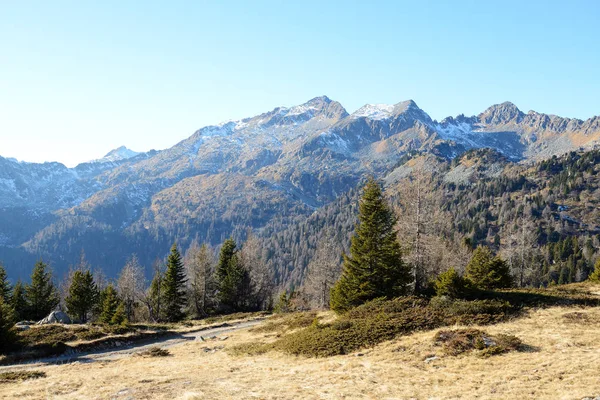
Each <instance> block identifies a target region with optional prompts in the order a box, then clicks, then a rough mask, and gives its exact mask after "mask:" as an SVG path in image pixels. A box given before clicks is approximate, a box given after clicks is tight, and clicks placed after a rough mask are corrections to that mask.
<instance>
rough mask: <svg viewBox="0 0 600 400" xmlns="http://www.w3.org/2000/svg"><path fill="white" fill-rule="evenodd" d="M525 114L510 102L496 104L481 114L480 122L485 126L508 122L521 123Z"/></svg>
mask: <svg viewBox="0 0 600 400" xmlns="http://www.w3.org/2000/svg"><path fill="white" fill-rule="evenodd" d="M524 116H525V114H523V112H522V111H521V110H519V109H518V108H517V106H516V105H514V104H513V103H511V102H510V101H505V102H504V103H501V104H495V105H493V106H491V107H489V108H488V109H487V110H485V111H484V112H482V113H481V114H479V120H480V121H481V122H482V123H484V124H506V123H508V122H515V123H519V122H521V121H522V120H523V117H524Z"/></svg>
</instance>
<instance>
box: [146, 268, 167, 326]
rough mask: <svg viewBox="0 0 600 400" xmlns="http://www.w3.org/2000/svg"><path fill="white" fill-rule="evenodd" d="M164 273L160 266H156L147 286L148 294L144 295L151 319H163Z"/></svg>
mask: <svg viewBox="0 0 600 400" xmlns="http://www.w3.org/2000/svg"><path fill="white" fill-rule="evenodd" d="M164 277H165V275H164V273H163V272H162V271H161V270H160V268H158V267H157V268H156V270H155V272H154V277H153V278H152V282H151V283H150V287H149V288H148V294H147V296H146V298H147V301H146V304H147V306H148V313H149V317H150V319H151V320H153V321H155V322H157V321H161V320H162V319H163V280H164Z"/></svg>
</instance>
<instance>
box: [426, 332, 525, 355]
mask: <svg viewBox="0 0 600 400" xmlns="http://www.w3.org/2000/svg"><path fill="white" fill-rule="evenodd" d="M434 343H435V344H436V345H439V346H442V348H443V349H444V352H445V353H446V354H448V355H451V356H457V355H459V354H463V353H466V352H469V351H479V354H480V355H481V356H483V357H489V356H493V355H498V354H504V353H507V352H509V351H516V350H519V349H520V348H521V346H522V342H521V340H520V339H519V338H517V337H516V336H511V335H503V334H500V335H494V336H492V335H489V334H487V333H486V332H484V331H480V330H478V329H457V330H442V331H439V332H438V333H437V334H436V335H435V338H434Z"/></svg>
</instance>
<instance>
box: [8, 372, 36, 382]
mask: <svg viewBox="0 0 600 400" xmlns="http://www.w3.org/2000/svg"><path fill="white" fill-rule="evenodd" d="M45 377H46V373H45V372H42V371H15V372H0V383H10V382H23V381H26V380H29V379H38V378H45Z"/></svg>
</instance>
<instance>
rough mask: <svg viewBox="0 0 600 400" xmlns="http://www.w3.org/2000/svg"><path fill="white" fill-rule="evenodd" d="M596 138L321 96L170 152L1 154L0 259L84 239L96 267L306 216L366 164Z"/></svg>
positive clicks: (379, 169) (72, 254) (570, 127)
mask: <svg viewBox="0 0 600 400" xmlns="http://www.w3.org/2000/svg"><path fill="white" fill-rule="evenodd" d="M599 142H600V119H599V118H598V117H594V118H591V119H589V120H587V121H581V120H577V119H569V118H561V117H557V116H553V115H546V114H540V113H537V112H533V111H530V112H529V113H527V114H524V113H523V112H521V111H520V110H519V109H518V108H517V107H516V106H515V105H514V104H512V103H508V102H506V103H502V104H498V105H494V106H492V107H489V108H488V109H487V110H485V111H484V112H483V113H481V114H479V115H477V116H472V117H466V116H464V115H459V116H457V117H454V118H453V117H448V118H446V119H444V120H442V121H441V122H438V121H434V120H432V119H431V118H430V117H429V115H428V114H427V113H426V112H425V111H423V110H421V109H420V108H419V107H418V106H417V104H415V103H414V102H413V101H411V100H409V101H405V102H401V103H398V104H395V105H381V104H367V105H365V106H363V107H361V108H360V109H358V110H356V111H355V112H353V113H351V114H349V113H348V112H347V111H346V110H345V109H344V107H343V106H342V105H341V104H340V103H338V102H336V101H333V100H331V99H329V98H328V97H326V96H321V97H316V98H314V99H312V100H310V101H308V102H306V103H304V104H302V105H299V106H294V107H289V108H288V107H278V108H275V109H274V110H272V111H270V112H266V113H263V114H261V115H257V116H255V117H250V118H245V119H242V120H238V121H229V122H225V123H222V124H219V125H214V126H207V127H203V128H201V129H199V130H198V131H196V132H195V133H194V134H193V135H192V136H190V137H189V138H187V139H185V140H183V141H181V142H180V143H178V144H176V145H175V146H173V147H172V148H169V149H166V150H163V151H158V152H156V151H151V152H148V153H142V154H138V153H135V152H133V151H131V150H129V149H127V148H124V147H121V148H118V149H115V150H113V151H112V152H110V153H109V154H107V155H106V156H105V157H104V158H102V159H100V160H95V161H92V162H89V163H84V164H81V165H78V166H77V167H75V168H71V169H69V168H67V167H65V166H64V165H62V164H59V163H46V164H28V163H19V162H16V161H14V160H8V159H3V158H0V259H1V258H2V257H3V254H7V253H6V252H5V253H3V252H2V251H3V250H2V249H3V248H7V246H10V248H11V249H12V250H11V252H12V253H11V254H13V253H14V251H16V250H15V249H21V250H22V249H26V250H27V251H28V252H30V253H32V254H39V255H44V256H47V257H49V258H50V259H51V260H52V261H55V262H56V264H57V266H61V265H68V264H69V263H73V262H74V260H76V258H77V257H78V255H79V253H80V251H81V249H82V248H85V251H86V253H87V254H88V257H90V258H91V259H92V261H96V262H97V263H99V264H101V263H103V262H105V261H106V257H107V254H111V255H110V257H112V258H111V259H110V263H111V264H116V265H118V264H119V263H120V262H122V261H124V258H125V257H126V256H127V255H128V254H130V253H132V252H138V253H139V254H144V255H145V254H147V256H148V258H149V261H152V260H153V258H154V257H155V256H157V255H161V254H162V250H163V249H162V248H161V247H160V246H162V245H163V244H165V243H166V247H168V246H169V245H170V244H171V243H172V242H173V240H174V239H179V240H181V241H183V242H185V241H186V240H189V238H193V237H195V236H198V238H200V239H201V240H208V241H211V242H213V243H219V242H220V241H222V240H223V238H224V237H226V236H228V235H230V234H231V233H235V232H240V231H242V230H244V229H245V227H246V226H250V227H253V228H257V229H260V228H261V227H262V226H264V225H265V224H266V223H268V222H269V221H270V220H272V219H273V218H281V219H282V220H285V219H286V218H288V217H289V216H292V215H298V214H308V213H310V212H312V211H313V210H314V209H316V208H318V207H321V206H323V205H325V204H327V203H329V202H331V201H332V200H334V199H335V198H336V197H337V196H339V195H340V194H342V193H344V192H346V191H348V190H349V189H351V188H353V187H354V186H355V185H356V184H357V182H359V180H360V179H361V177H363V176H364V175H366V174H373V175H375V176H378V177H381V178H385V177H386V176H388V174H390V173H391V172H392V171H393V170H394V168H395V167H396V166H397V163H398V160H399V159H400V157H402V155H403V154H405V153H406V152H408V151H414V150H416V151H420V152H426V153H431V154H433V155H436V156H438V157H442V158H446V159H451V158H454V157H457V156H459V155H460V154H462V153H464V152H465V151H466V150H469V149H477V148H485V147H490V148H493V149H495V150H497V151H499V152H500V153H502V154H503V155H504V156H506V157H507V158H508V159H510V160H513V161H519V160H523V159H530V158H540V157H547V156H551V155H554V154H560V153H564V152H567V151H569V150H573V149H578V148H579V147H592V146H594V145H596V144H597V143H599ZM461 168H462V167H461ZM464 169H465V171H467V167H465V168H464ZM461 171H462V170H461ZM459 172H460V171H459ZM467 172H468V171H467ZM467 172H464V173H463V172H460V173H457V174H456V179H457V181H458V180H460V179H467V178H464V177H465V176H471V175H468V174H467ZM395 174H396V175H398V174H399V172H398V171H396V172H395ZM469 179H471V178H469ZM17 210H18V211H17ZM15 216H17V217H15ZM183 244H185V243H183ZM3 246H4V247H3ZM20 246H21V247H20ZM88 247H90V248H88ZM19 251H20V250H19ZM5 261H6V260H5ZM146 261H148V260H146Z"/></svg>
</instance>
